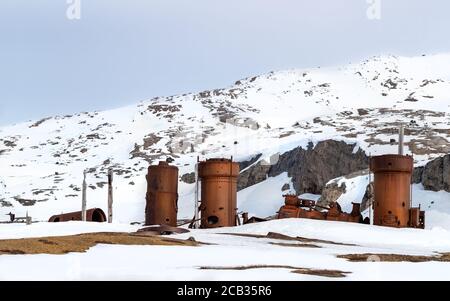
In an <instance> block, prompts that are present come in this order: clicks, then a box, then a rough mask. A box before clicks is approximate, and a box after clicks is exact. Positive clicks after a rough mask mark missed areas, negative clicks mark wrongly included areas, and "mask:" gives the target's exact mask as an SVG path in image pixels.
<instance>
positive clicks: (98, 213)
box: [48, 208, 106, 223]
mask: <svg viewBox="0 0 450 301" xmlns="http://www.w3.org/2000/svg"><path fill="white" fill-rule="evenodd" d="M82 214H83V212H82V211H76V212H70V213H65V214H59V215H53V216H52V217H50V219H49V220H48V222H49V223H58V222H69V221H82V220H83V217H82ZM86 221H87V222H99V223H103V222H106V214H105V212H103V210H102V209H99V208H93V209H89V210H86Z"/></svg>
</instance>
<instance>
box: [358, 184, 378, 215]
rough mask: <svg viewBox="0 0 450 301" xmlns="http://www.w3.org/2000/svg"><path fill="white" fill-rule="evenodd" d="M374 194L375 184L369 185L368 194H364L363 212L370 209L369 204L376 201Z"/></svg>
mask: <svg viewBox="0 0 450 301" xmlns="http://www.w3.org/2000/svg"><path fill="white" fill-rule="evenodd" d="M374 196H375V195H374V193H373V183H371V184H369V185H367V187H366V193H364V196H363V199H362V201H361V212H363V211H365V210H366V209H367V208H369V204H370V203H372V204H373V201H374Z"/></svg>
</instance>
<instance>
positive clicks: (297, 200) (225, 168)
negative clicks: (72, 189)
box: [49, 127, 425, 233]
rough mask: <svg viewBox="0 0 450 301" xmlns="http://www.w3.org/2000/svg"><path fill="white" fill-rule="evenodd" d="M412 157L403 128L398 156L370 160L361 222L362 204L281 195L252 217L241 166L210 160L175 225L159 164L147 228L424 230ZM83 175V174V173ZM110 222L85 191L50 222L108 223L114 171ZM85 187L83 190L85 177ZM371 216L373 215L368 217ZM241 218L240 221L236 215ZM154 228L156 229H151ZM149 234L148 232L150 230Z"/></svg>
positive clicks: (151, 172) (173, 179)
mask: <svg viewBox="0 0 450 301" xmlns="http://www.w3.org/2000/svg"><path fill="white" fill-rule="evenodd" d="M413 164H414V160H413V157H411V156H408V155H404V154H403V127H400V133H399V151H398V154H392V155H389V154H388V155H382V156H376V157H370V160H369V166H368V169H369V183H372V180H371V179H372V173H373V195H374V197H373V200H372V201H369V204H368V209H369V216H368V217H366V218H363V214H362V212H361V204H360V203H355V202H353V203H352V211H351V212H343V210H342V208H341V206H340V204H339V203H337V202H334V203H331V204H330V205H328V206H326V207H322V206H319V205H318V204H317V203H316V201H313V200H307V199H303V198H301V197H299V196H297V195H292V194H288V195H283V197H284V205H283V206H281V208H280V209H279V211H278V212H276V215H274V216H272V217H270V218H261V217H256V216H254V217H251V218H249V216H248V213H246V212H238V206H237V182H238V177H239V173H240V168H239V163H237V162H234V161H233V158H230V159H227V158H211V159H207V160H205V161H200V159H199V158H197V163H196V165H195V198H194V216H193V218H192V220H189V221H188V222H187V223H182V221H181V222H179V220H178V218H177V213H178V180H179V179H178V167H176V166H172V165H170V164H169V163H168V162H166V161H161V162H159V163H158V164H157V165H151V166H149V167H148V174H147V175H146V179H147V193H146V206H145V225H146V226H152V227H153V228H152V227H147V229H151V231H153V232H158V233H176V232H177V230H176V229H177V227H180V226H184V225H187V224H189V228H194V229H198V228H200V229H208V228H220V227H234V226H238V225H241V224H247V223H256V222H263V221H267V220H269V219H273V218H275V219H285V218H306V219H315V220H323V221H338V222H349V223H364V224H372V225H376V226H386V227H398V228H404V227H410V228H420V229H424V228H425V211H422V210H421V209H420V207H419V208H416V207H413V205H412V185H411V177H412V172H413ZM84 175H85V176H86V173H85V174H84ZM108 179H109V181H108V184H109V190H108V191H109V192H108V218H107V215H106V214H105V213H104V212H103V211H102V210H101V209H99V208H93V209H89V210H86V195H85V193H83V202H82V211H78V212H72V213H66V214H60V215H54V216H52V217H51V218H50V219H49V222H65V221H92V222H106V221H107V220H108V222H111V220H112V170H110V171H109V173H108ZM83 187H86V179H85V178H84V181H83ZM372 213H373V217H372ZM240 215H241V216H242V218H241V217H240ZM155 227H156V228H155ZM149 231H150V230H149Z"/></svg>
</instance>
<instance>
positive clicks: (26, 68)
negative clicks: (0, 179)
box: [0, 0, 450, 124]
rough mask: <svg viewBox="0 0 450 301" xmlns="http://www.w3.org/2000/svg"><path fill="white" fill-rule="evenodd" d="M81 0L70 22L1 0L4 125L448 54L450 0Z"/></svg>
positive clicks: (60, 1)
mask: <svg viewBox="0 0 450 301" xmlns="http://www.w3.org/2000/svg"><path fill="white" fill-rule="evenodd" d="M71 1H72V0H71ZM80 1H81V19H80V20H69V19H68V18H67V14H66V10H67V8H68V6H69V5H68V4H67V0H0V124H8V123H12V122H19V121H26V120H29V119H35V118H40V117H43V116H47V115H54V114H66V113H74V112H78V111H89V110H101V109H108V108H115V107H119V106H122V105H126V104H132V103H136V102H138V101H140V100H143V99H147V98H151V97H153V96H162V95H172V94H179V93H184V92H195V91H200V90H204V89H210V88H219V87H224V86H227V85H229V84H231V83H233V82H234V81H236V80H238V79H241V78H244V77H247V76H251V75H257V74H260V73H264V72H268V71H271V70H282V69H287V68H301V67H315V66H326V65H337V64H346V63H349V62H355V61H359V60H361V59H364V58H367V57H369V56H372V55H380V54H397V55H406V56H410V55H420V54H423V53H427V54H432V53H438V52H448V51H450V38H449V36H450V17H449V13H450V1H448V0H381V19H380V20H371V19H369V18H368V17H367V9H368V8H369V4H368V3H367V0H342V1H336V0H309V1H306V0H80ZM372 1H377V0H372ZM344 3H345V5H344Z"/></svg>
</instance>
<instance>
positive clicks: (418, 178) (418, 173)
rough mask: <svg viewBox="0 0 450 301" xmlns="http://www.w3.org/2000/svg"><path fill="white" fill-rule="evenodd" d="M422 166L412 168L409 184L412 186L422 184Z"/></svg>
mask: <svg viewBox="0 0 450 301" xmlns="http://www.w3.org/2000/svg"><path fill="white" fill-rule="evenodd" d="M423 170H424V167H423V166H418V167H416V168H414V170H413V174H412V179H411V183H412V184H420V183H422V175H423Z"/></svg>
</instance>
